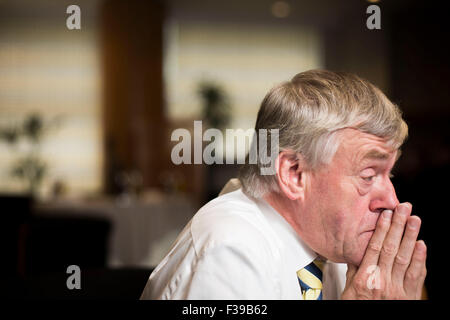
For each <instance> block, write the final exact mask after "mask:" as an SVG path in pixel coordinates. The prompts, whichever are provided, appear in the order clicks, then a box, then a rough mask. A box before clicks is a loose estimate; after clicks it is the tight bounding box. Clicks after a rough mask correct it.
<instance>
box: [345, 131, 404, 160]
mask: <svg viewBox="0 0 450 320" xmlns="http://www.w3.org/2000/svg"><path fill="white" fill-rule="evenodd" d="M343 131H344V130H343ZM341 146H342V147H343V148H342V149H343V150H342V151H343V152H344V153H346V154H347V156H350V157H351V158H353V159H354V160H359V161H362V160H365V159H369V160H388V159H389V158H391V157H392V156H393V155H394V154H395V160H397V159H398V158H399V156H400V150H398V149H395V148H392V145H391V144H390V143H389V142H388V141H386V140H385V139H382V138H380V137H377V136H375V135H372V134H368V133H364V132H361V131H359V130H348V131H346V132H342V137H341Z"/></svg>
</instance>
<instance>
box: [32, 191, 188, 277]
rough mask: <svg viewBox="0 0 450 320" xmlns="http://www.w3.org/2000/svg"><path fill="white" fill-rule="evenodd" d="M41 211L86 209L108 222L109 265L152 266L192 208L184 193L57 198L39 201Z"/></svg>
mask: <svg viewBox="0 0 450 320" xmlns="http://www.w3.org/2000/svg"><path fill="white" fill-rule="evenodd" d="M38 209H39V210H38V211H39V212H40V213H41V214H47V213H49V214H54V213H56V212H58V213H61V214H65V213H66V212H67V213H70V214H71V215H73V213H80V214H83V215H85V214H86V213H89V214H91V215H93V216H96V217H105V218H107V219H108V220H110V222H111V223H112V229H111V233H110V238H109V252H108V262H107V263H108V266H109V267H112V268H114V267H116V268H119V267H143V268H148V267H154V266H156V265H157V264H158V263H159V262H160V261H161V260H162V258H163V257H164V256H165V255H166V254H167V253H168V251H169V249H170V247H171V245H172V243H173V242H174V241H175V239H176V237H177V236H178V234H179V233H180V232H181V230H182V229H183V227H184V226H185V225H186V224H187V223H188V222H189V220H190V219H191V218H192V216H193V214H194V213H195V212H194V208H193V205H192V203H191V202H190V201H189V200H188V199H187V198H185V197H166V198H164V199H162V200H159V201H156V202H155V201H153V202H142V201H132V202H129V203H124V202H123V201H117V200H99V201H89V202H80V201H58V202H48V203H44V204H40V205H39V206H38Z"/></svg>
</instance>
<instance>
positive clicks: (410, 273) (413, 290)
mask: <svg viewBox="0 0 450 320" xmlns="http://www.w3.org/2000/svg"><path fill="white" fill-rule="evenodd" d="M426 257H427V247H426V245H425V243H424V242H423V241H417V242H416V245H415V247H414V253H413V256H412V258H411V263H410V265H409V267H408V270H406V273H405V279H404V281H403V288H404V290H405V292H406V294H407V296H409V297H416V296H417V294H418V290H421V286H420V285H421V283H422V282H423V280H422V279H425V278H424V277H425V275H426V274H425V275H424V268H426V266H425V261H426ZM425 270H426V269H425ZM419 287H420V288H419Z"/></svg>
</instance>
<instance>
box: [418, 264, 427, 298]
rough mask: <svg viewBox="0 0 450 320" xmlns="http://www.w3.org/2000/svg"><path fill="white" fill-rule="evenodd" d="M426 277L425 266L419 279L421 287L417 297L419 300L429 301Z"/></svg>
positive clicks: (419, 286)
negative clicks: (425, 284) (425, 285)
mask: <svg viewBox="0 0 450 320" xmlns="http://www.w3.org/2000/svg"><path fill="white" fill-rule="evenodd" d="M426 276H427V268H426V267H425V266H423V269H422V274H421V276H420V279H419V285H418V287H417V296H416V299H417V300H427V292H426V291H425V287H424V283H425V278H426Z"/></svg>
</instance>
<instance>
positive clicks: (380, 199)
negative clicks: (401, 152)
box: [370, 178, 399, 211]
mask: <svg viewBox="0 0 450 320" xmlns="http://www.w3.org/2000/svg"><path fill="white" fill-rule="evenodd" d="M376 188H377V189H376V190H374V194H373V198H372V201H371V203H370V210H371V211H381V210H384V209H391V210H394V209H395V207H397V205H398V204H399V201H398V199H397V194H396V193H395V188H394V185H393V184H392V182H391V180H390V179H389V178H386V179H385V180H384V181H383V183H380V184H379V185H378V186H377V187H376Z"/></svg>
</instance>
